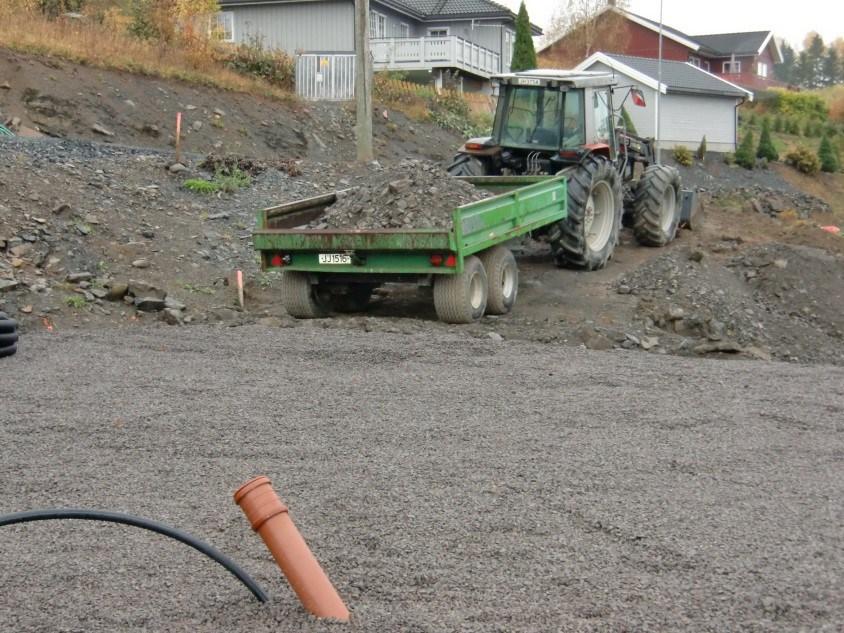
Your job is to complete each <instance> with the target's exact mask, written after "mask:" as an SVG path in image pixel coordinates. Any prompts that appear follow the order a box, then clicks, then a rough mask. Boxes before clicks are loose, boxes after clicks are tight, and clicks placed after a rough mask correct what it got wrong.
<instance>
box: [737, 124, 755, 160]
mask: <svg viewBox="0 0 844 633" xmlns="http://www.w3.org/2000/svg"><path fill="white" fill-rule="evenodd" d="M754 149H755V148H754V144H753V132H751V131H750V130H747V132H746V133H745V135H744V138H743V139H742V140H741V145H739V148H738V149H737V150H736V163H737V164H739V165H741V166H742V167H744V168H745V169H753V168H754V167H755V166H756V155H755V152H754V151H753V150H754Z"/></svg>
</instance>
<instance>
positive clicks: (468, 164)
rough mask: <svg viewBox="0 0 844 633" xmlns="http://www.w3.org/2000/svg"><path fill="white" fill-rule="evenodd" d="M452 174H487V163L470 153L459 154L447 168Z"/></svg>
mask: <svg viewBox="0 0 844 633" xmlns="http://www.w3.org/2000/svg"><path fill="white" fill-rule="evenodd" d="M446 171H448V173H449V174H450V175H451V176H486V175H487V168H486V164H484V163H483V162H482V161H480V160H478V159H477V158H475V157H474V156H470V155H469V154H457V156H455V157H454V160H453V161H451V164H450V165H449V166H448V168H447V169H446Z"/></svg>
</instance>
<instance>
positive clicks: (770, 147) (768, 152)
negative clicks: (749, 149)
mask: <svg viewBox="0 0 844 633" xmlns="http://www.w3.org/2000/svg"><path fill="white" fill-rule="evenodd" d="M756 157H757V158H764V159H765V160H767V161H768V162H769V163H772V162H774V161H777V160H779V159H780V155H779V153H778V152H777V148H776V147H774V142H773V141H772V140H771V121H770V119H768V117H765V119H764V120H763V121H762V134H761V135H760V136H759V147H757V148H756Z"/></svg>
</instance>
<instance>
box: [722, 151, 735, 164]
mask: <svg viewBox="0 0 844 633" xmlns="http://www.w3.org/2000/svg"><path fill="white" fill-rule="evenodd" d="M724 163H725V164H727V165H735V164H736V155H735V153H733V152H727V153H726V154H724Z"/></svg>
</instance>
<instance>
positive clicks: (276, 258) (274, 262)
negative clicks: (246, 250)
mask: <svg viewBox="0 0 844 633" xmlns="http://www.w3.org/2000/svg"><path fill="white" fill-rule="evenodd" d="M270 265H271V266H274V267H275V268H280V267H281V266H284V260H283V259H282V258H281V255H279V254H278V253H276V254H275V255H273V257H272V259H271V260H270Z"/></svg>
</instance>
